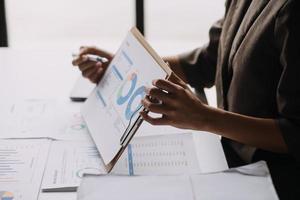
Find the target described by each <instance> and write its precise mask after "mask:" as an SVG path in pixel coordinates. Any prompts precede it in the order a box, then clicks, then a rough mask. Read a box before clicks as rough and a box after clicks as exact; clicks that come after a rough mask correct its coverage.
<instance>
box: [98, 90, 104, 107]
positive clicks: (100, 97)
mask: <svg viewBox="0 0 300 200" xmlns="http://www.w3.org/2000/svg"><path fill="white" fill-rule="evenodd" d="M96 94H97V97H98V99H99V100H100V101H101V102H102V104H103V106H106V103H105V101H104V99H103V97H102V95H101V93H100V92H99V90H97V92H96Z"/></svg>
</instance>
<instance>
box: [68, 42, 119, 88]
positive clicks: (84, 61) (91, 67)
mask: <svg viewBox="0 0 300 200" xmlns="http://www.w3.org/2000/svg"><path fill="white" fill-rule="evenodd" d="M88 54H92V55H97V56H101V57H105V58H107V59H108V60H109V62H108V63H101V62H94V61H89V60H88V58H87V56H86V55H88ZM112 58H113V54H111V53H108V52H105V51H103V50H101V49H98V48H97V47H93V46H83V47H80V50H79V54H78V56H77V57H75V58H74V59H73V61H72V64H73V66H78V68H79V69H80V71H81V73H82V75H83V76H84V77H86V78H88V79H89V80H90V81H91V82H93V83H98V82H99V81H100V80H101V78H102V77H103V75H104V73H105V71H106V69H107V67H108V65H109V63H110V61H111V60H112Z"/></svg>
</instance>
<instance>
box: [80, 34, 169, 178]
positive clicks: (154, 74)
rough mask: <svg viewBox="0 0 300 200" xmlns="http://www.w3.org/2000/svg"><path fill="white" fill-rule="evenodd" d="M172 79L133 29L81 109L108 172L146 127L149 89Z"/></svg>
mask: <svg viewBox="0 0 300 200" xmlns="http://www.w3.org/2000/svg"><path fill="white" fill-rule="evenodd" d="M170 75H171V70H170V68H169V67H168V65H167V64H166V63H165V62H164V61H163V60H162V59H161V58H160V57H159V56H158V54H157V53H156V52H155V51H154V50H153V49H152V48H151V46H150V45H149V44H148V43H147V42H146V41H145V39H144V37H143V36H142V35H141V34H140V32H139V31H138V30H137V29H136V28H132V29H131V30H130V31H129V33H128V35H127V37H126V38H125V40H124V41H123V43H122V44H121V47H120V48H119V50H118V51H117V53H116V54H115V56H114V58H113V60H112V61H111V63H110V64H109V66H108V69H107V70H106V72H105V74H104V76H103V77H102V79H101V81H100V82H99V83H98V85H97V86H96V87H95V88H94V90H93V91H92V93H91V94H90V96H89V97H88V99H87V100H86V101H85V103H84V104H83V106H82V109H81V112H82V115H83V118H84V120H85V122H86V124H87V127H88V129H89V132H90V134H91V136H92V138H93V140H94V142H95V144H96V146H97V149H98V151H99V153H100V155H101V157H102V159H103V163H104V165H105V168H106V171H107V172H110V171H111V170H112V168H113V166H114V165H115V163H116V162H117V160H118V158H119V157H120V156H121V154H122V152H123V151H124V150H125V148H126V147H127V145H128V143H129V142H130V140H131V139H132V137H133V135H134V134H135V133H136V131H137V129H138V127H139V126H140V125H141V123H142V118H141V116H140V115H139V112H140V111H141V110H142V109H143V108H142V106H141V104H140V102H141V100H142V98H144V96H145V87H147V86H151V85H152V80H154V79H165V78H168V77H169V76H170Z"/></svg>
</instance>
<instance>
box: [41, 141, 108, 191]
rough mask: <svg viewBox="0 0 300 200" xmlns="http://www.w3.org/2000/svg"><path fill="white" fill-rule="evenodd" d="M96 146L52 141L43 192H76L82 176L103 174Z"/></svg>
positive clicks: (86, 143) (79, 142)
mask: <svg viewBox="0 0 300 200" xmlns="http://www.w3.org/2000/svg"><path fill="white" fill-rule="evenodd" d="M104 173H105V170H104V166H103V164H102V161H101V158H100V156H99V153H98V151H97V149H96V146H95V145H94V144H93V143H91V142H82V141H54V142H53V143H52V145H51V150H50V153H49V158H48V164H47V167H46V170H45V175H44V179H43V183H42V189H43V191H52V192H53V191H76V189H77V186H79V184H80V181H81V178H82V177H83V175H84V174H104Z"/></svg>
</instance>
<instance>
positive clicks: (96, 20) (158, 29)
mask: <svg viewBox="0 0 300 200" xmlns="http://www.w3.org/2000/svg"><path fill="white" fill-rule="evenodd" d="M224 2H225V0H145V6H146V11H145V12H146V15H145V19H146V35H147V38H148V39H149V40H150V42H151V43H152V44H153V46H154V47H155V48H156V49H157V50H158V51H160V52H161V53H162V54H170V53H175V52H181V51H184V50H187V49H190V48H194V47H196V46H199V45H202V44H203V43H204V42H206V41H207V31H208V29H209V27H210V25H211V24H212V23H213V22H214V21H216V20H217V19H218V18H220V17H222V16H223V12H224ZM6 7H7V15H8V16H7V18H8V31H9V43H10V46H11V47H17V48H23V47H26V48H28V47H36V46H45V47H49V46H51V47H52V46H54V47H62V46H71V47H74V48H75V47H78V46H79V45H81V44H96V45H98V46H104V47H107V48H116V47H117V46H118V44H119V43H120V42H121V40H122V38H123V37H124V35H125V34H126V32H127V30H128V29H129V28H130V27H131V26H133V25H134V21H135V20H134V18H135V16H134V0H47V1H46V0H25V1H22V0H6Z"/></svg>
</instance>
